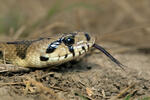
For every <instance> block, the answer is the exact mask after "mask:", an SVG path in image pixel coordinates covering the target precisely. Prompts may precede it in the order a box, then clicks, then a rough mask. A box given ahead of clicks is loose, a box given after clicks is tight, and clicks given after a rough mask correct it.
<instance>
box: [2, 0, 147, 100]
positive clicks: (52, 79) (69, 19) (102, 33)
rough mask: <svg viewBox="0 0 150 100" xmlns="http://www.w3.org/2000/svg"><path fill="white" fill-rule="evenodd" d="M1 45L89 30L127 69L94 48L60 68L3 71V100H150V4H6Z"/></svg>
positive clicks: (80, 0) (79, 0)
mask: <svg viewBox="0 0 150 100" xmlns="http://www.w3.org/2000/svg"><path fill="white" fill-rule="evenodd" d="M0 5H1V6H0V12H1V15H0V41H12V40H22V39H33V38H39V37H47V36H52V35H56V34H57V33H66V32H73V31H86V32H89V33H91V34H92V35H94V36H95V37H96V43H97V44H99V45H101V46H103V47H104V48H106V49H107V50H108V51H109V52H110V53H111V54H112V55H113V56H114V57H115V58H117V59H118V60H119V61H120V62H121V63H122V64H124V65H126V67H125V71H124V70H122V69H121V68H119V67H118V66H117V65H115V64H114V63H113V62H111V61H110V60H109V59H108V58H107V57H106V56H105V55H104V54H102V53H100V52H99V51H98V50H95V49H92V50H91V52H90V53H88V54H87V55H86V56H84V57H83V58H82V59H80V60H77V61H72V62H68V63H66V64H63V65H60V66H58V67H56V68H54V69H48V68H45V69H21V70H20V69H17V68H19V67H18V66H13V65H3V64H1V65H0V69H2V68H4V67H5V66H10V67H15V69H14V70H18V71H15V72H14V71H6V72H1V71H0V100H150V44H149V43H150V23H149V22H150V20H149V18H150V13H149V8H150V1H149V0H143V1H140V0H120V1H119V0H118V1H117V0H114V1H106V0H95V1H92V0H91V1H90V0H89V1H88V0H87V1H85V0H76V1H70V0H56V1H52V0H43V1H40V0H32V1H31V0H30V1H19V0H14V1H10V0H5V2H3V0H0Z"/></svg>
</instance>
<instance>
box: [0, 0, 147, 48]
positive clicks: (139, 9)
mask: <svg viewBox="0 0 150 100" xmlns="http://www.w3.org/2000/svg"><path fill="white" fill-rule="evenodd" d="M149 8H150V1H149V0H74V1H73V0H28V1H25V0H5V1H4V0H0V41H8V40H10V41H11V40H16V39H32V38H38V37H47V36H52V35H54V34H57V33H66V32H73V31H86V32H90V33H91V34H94V35H95V36H96V37H97V42H98V43H100V42H103V41H107V42H117V43H120V44H123V45H134V46H138V47H142V48H143V47H144V48H147V47H148V48H149V47H150V45H149V43H150V24H149V22H150V13H149Z"/></svg>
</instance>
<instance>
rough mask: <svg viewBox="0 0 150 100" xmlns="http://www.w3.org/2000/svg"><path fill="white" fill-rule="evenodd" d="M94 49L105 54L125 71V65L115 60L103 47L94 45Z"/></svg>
mask: <svg viewBox="0 0 150 100" xmlns="http://www.w3.org/2000/svg"><path fill="white" fill-rule="evenodd" d="M93 47H94V48H96V49H98V50H100V51H101V52H103V53H104V54H105V55H106V56H107V57H109V58H110V59H111V60H112V61H113V62H114V63H116V64H117V65H118V66H119V67H121V68H122V69H123V70H125V69H124V67H125V65H123V64H121V63H120V62H119V61H118V60H117V59H116V58H114V57H113V56H112V55H111V54H110V53H109V52H107V51H106V50H105V49H104V48H103V47H101V46H99V45H97V44H93Z"/></svg>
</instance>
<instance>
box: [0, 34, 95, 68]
mask: <svg viewBox="0 0 150 100" xmlns="http://www.w3.org/2000/svg"><path fill="white" fill-rule="evenodd" d="M94 43H95V39H94V37H92V36H91V35H89V34H88V33H86V32H74V33H68V34H63V35H62V36H60V37H53V38H41V39H37V40H31V41H16V42H5V43H4V42H2V43H0V59H3V60H4V59H5V61H6V62H8V63H12V64H14V65H17V66H22V67H34V68H43V67H52V66H56V65H60V64H62V63H65V62H68V61H71V60H73V59H76V58H78V57H80V56H83V55H84V54H86V52H88V51H89V50H90V48H91V47H92V46H93V44H94Z"/></svg>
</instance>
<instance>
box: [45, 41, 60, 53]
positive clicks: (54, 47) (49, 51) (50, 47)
mask: <svg viewBox="0 0 150 100" xmlns="http://www.w3.org/2000/svg"><path fill="white" fill-rule="evenodd" d="M60 44H61V40H57V41H54V42H53V43H51V44H50V45H49V46H48V48H47V49H46V53H52V52H54V51H55V49H56V48H58V46H59V45H60Z"/></svg>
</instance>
